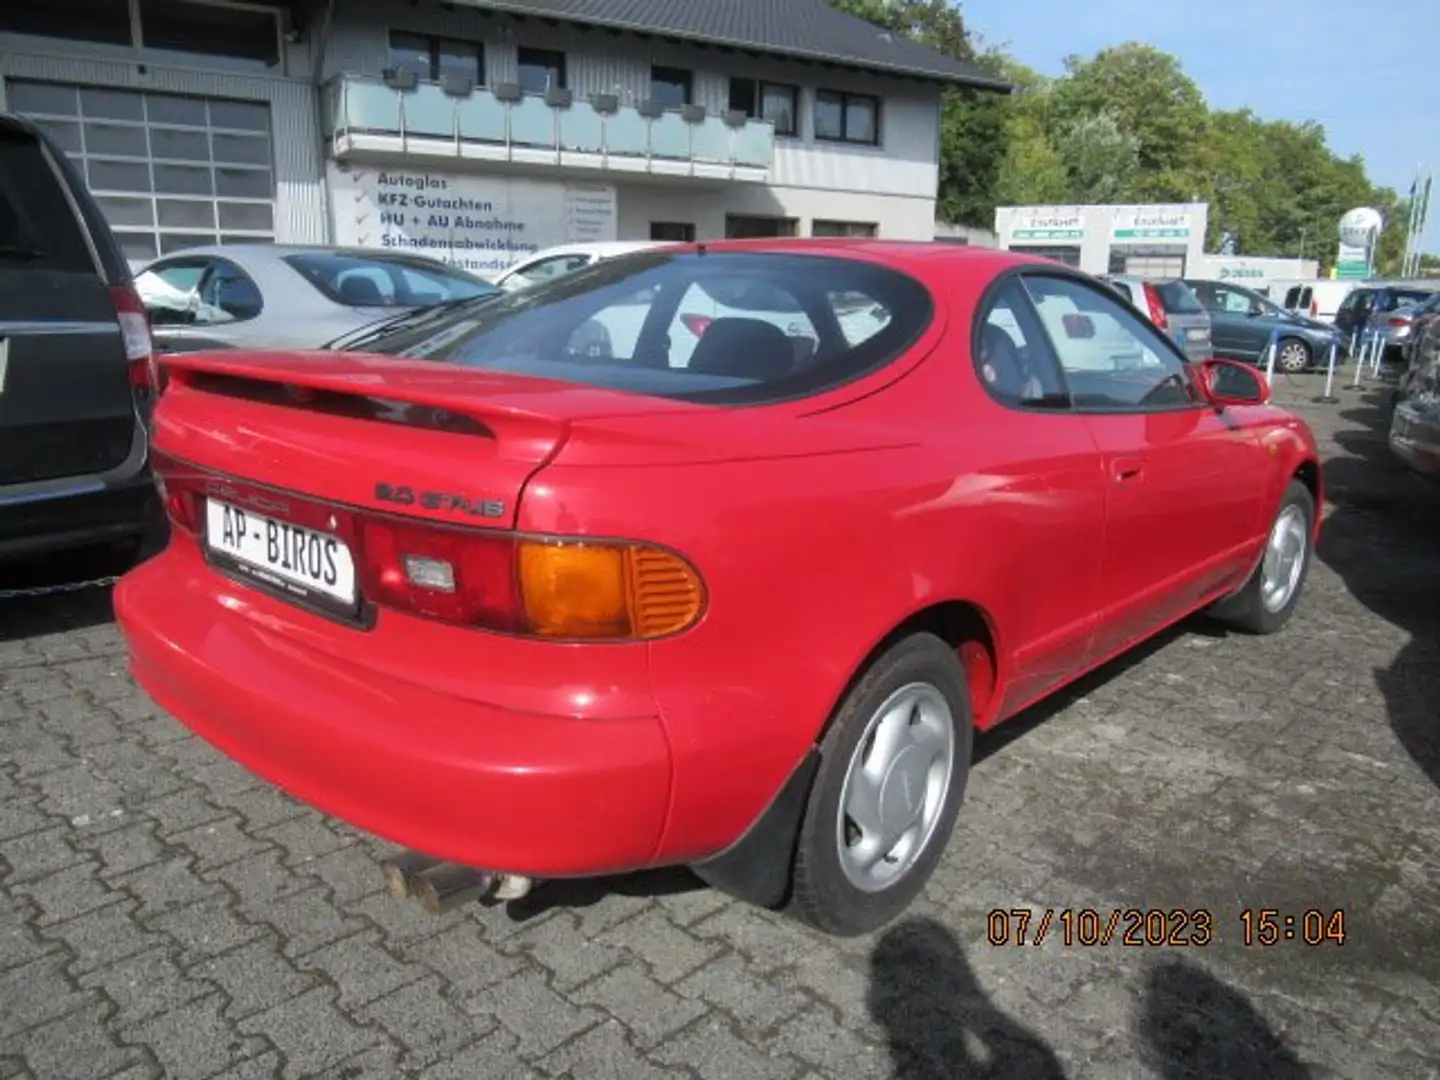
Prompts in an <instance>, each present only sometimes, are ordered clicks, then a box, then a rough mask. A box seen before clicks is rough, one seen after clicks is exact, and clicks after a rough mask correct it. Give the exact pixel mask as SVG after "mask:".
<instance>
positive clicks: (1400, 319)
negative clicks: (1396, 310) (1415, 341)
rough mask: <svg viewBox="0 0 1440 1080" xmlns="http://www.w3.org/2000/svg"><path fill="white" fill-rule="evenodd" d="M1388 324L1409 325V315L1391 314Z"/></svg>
mask: <svg viewBox="0 0 1440 1080" xmlns="http://www.w3.org/2000/svg"><path fill="white" fill-rule="evenodd" d="M1390 325H1391V326H1409V325H1410V318H1409V316H1406V315H1392V316H1391V317H1390Z"/></svg>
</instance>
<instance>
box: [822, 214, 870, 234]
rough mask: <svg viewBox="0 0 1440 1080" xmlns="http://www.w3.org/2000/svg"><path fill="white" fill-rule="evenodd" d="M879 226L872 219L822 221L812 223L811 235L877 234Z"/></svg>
mask: <svg viewBox="0 0 1440 1080" xmlns="http://www.w3.org/2000/svg"><path fill="white" fill-rule="evenodd" d="M879 232H880V230H879V227H878V226H876V225H875V223H874V222H871V221H821V220H820V219H819V218H816V219H815V220H814V221H812V222H811V223H810V235H811V236H877V235H879Z"/></svg>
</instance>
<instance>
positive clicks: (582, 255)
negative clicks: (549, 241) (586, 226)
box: [495, 240, 663, 291]
mask: <svg viewBox="0 0 1440 1080" xmlns="http://www.w3.org/2000/svg"><path fill="white" fill-rule="evenodd" d="M662 243H663V241H657V240H612V241H608V242H602V243H591V244H562V245H560V246H558V247H549V248H545V249H543V250H541V251H537V252H536V253H535V254H534V255H531V256H530V257H529V258H527V259H522V260H521V261H520V262H517V263H516V264H515V265H514V266H511V267H510V268H508V269H507V270H505V271H504V272H503V273H501V274H500V275H499V276H498V277H497V278H496V279H495V284H496V285H498V286H500V288H502V289H505V290H507V291H513V290H515V289H523V288H526V287H527V286H530V285H538V284H540V283H541V282H542V281H553V280H555V279H556V278H557V277H564V276H565V275H566V274H573V273H574V272H575V271H576V270H583V269H584V268H585V267H587V266H590V265H592V264H594V263H596V262H599V261H600V260H601V259H613V258H615V257H616V256H617V255H626V254H628V253H630V252H632V251H648V250H649V249H650V248H655V247H660V246H661V245H662Z"/></svg>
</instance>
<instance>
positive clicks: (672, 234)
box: [650, 221, 695, 244]
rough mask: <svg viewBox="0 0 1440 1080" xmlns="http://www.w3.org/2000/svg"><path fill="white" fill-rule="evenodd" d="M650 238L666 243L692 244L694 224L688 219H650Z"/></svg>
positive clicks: (693, 240)
mask: <svg viewBox="0 0 1440 1080" xmlns="http://www.w3.org/2000/svg"><path fill="white" fill-rule="evenodd" d="M650 239H651V240H660V241H662V242H664V243H667V244H693V243H694V242H695V225H694V223H693V222H689V221H652V222H651V223H650Z"/></svg>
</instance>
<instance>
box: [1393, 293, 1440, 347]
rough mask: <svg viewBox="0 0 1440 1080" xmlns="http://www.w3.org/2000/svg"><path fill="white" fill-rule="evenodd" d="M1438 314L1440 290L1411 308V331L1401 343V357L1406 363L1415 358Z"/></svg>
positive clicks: (1439, 311)
mask: <svg viewBox="0 0 1440 1080" xmlns="http://www.w3.org/2000/svg"><path fill="white" fill-rule="evenodd" d="M1437 315H1440V291H1437V292H1434V293H1432V294H1431V295H1430V298H1429V299H1428V300H1422V301H1421V302H1420V303H1418V304H1416V305H1415V306H1414V307H1413V308H1411V309H1410V310H1409V317H1410V332H1409V333H1408V334H1406V335H1405V338H1404V340H1403V341H1401V343H1400V359H1401V360H1402V361H1404V362H1405V363H1406V364H1409V363H1410V362H1411V360H1412V359H1414V358H1415V355H1416V352H1417V350H1418V347H1419V345H1420V343H1421V341H1423V340H1424V338H1425V333H1426V331H1427V330H1428V328H1429V327H1430V326H1431V325H1432V324H1433V323H1434V322H1435V319H1436V316H1437Z"/></svg>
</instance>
